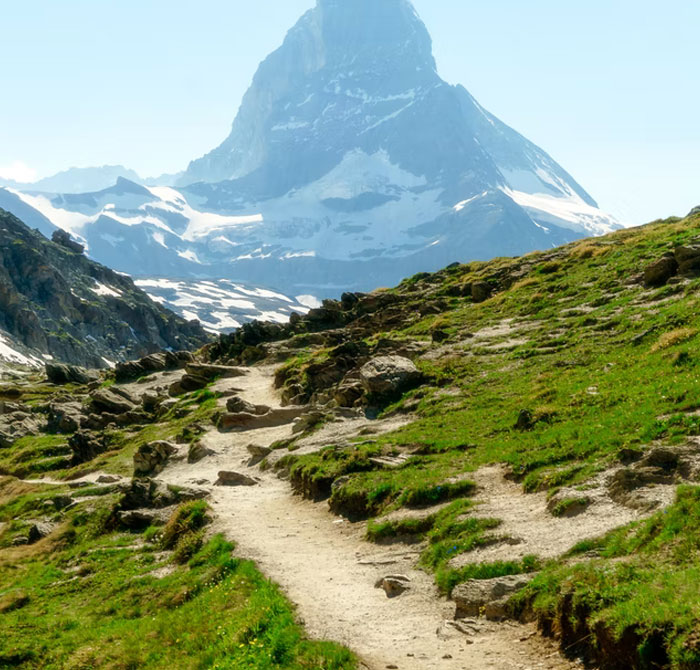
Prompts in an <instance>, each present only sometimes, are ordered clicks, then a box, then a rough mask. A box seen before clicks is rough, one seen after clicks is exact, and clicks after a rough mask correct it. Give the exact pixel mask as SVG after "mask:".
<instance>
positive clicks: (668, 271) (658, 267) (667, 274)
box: [644, 254, 678, 287]
mask: <svg viewBox="0 0 700 670" xmlns="http://www.w3.org/2000/svg"><path fill="white" fill-rule="evenodd" d="M677 272H678V262H677V261H676V258H675V256H674V255H673V254H666V255H665V256H663V257H662V258H660V259H659V260H658V261H654V262H653V263H651V264H650V265H648V266H647V267H646V268H645V269H644V283H645V284H646V285H647V286H652V287H654V286H663V285H664V284H665V283H666V282H667V281H668V280H669V279H671V277H673V276H674V275H675V274H676V273H677Z"/></svg>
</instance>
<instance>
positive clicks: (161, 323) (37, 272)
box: [0, 210, 207, 368]
mask: <svg viewBox="0 0 700 670" xmlns="http://www.w3.org/2000/svg"><path fill="white" fill-rule="evenodd" d="M56 239H59V240H63V242H62V243H56V242H53V241H49V240H47V239H46V238H45V237H43V236H42V235H41V234H40V233H38V232H36V231H32V230H30V229H29V228H28V227H27V226H25V225H24V224H23V223H22V222H21V221H20V220H19V219H17V218H15V217H14V216H12V215H11V214H8V213H7V212H5V211H4V210H0V328H1V329H2V330H3V331H4V332H5V333H6V334H8V335H9V336H11V338H12V339H13V340H14V341H15V342H16V343H18V344H20V345H22V346H23V347H26V348H28V349H29V350H31V351H32V352H33V355H34V356H35V357H37V356H38V357H43V358H48V357H53V358H55V359H57V360H59V361H64V362H69V363H77V364H81V365H85V366H89V367H96V368H104V367H106V366H107V365H109V364H110V362H116V361H123V360H128V359H130V358H138V357H140V356H143V355H145V354H148V353H153V352H155V351H160V350H161V349H175V350H181V349H192V348H196V347H197V346H201V345H202V344H203V343H205V342H206V341H207V336H206V334H205V333H204V331H203V330H202V329H201V327H200V326H199V324H197V323H193V322H186V321H184V320H183V319H181V318H179V317H177V316H175V314H173V313H172V312H170V311H168V310H165V309H163V308H162V307H160V306H159V305H157V304H156V303H154V302H153V301H152V300H151V299H150V298H148V296H147V295H146V294H145V293H144V292H143V291H142V290H140V289H139V288H137V287H136V286H135V285H134V283H133V281H132V280H131V279H129V278H128V277H125V276H123V275H120V274H118V273H116V272H114V271H112V270H110V269H108V268H106V267H104V266H102V265H99V264H98V263H95V262H93V261H91V260H89V259H88V258H86V257H85V256H84V255H83V253H82V248H81V247H80V246H79V245H75V243H73V242H70V241H69V239H68V237H67V236H65V234H64V237H60V236H59V237H57V238H56Z"/></svg>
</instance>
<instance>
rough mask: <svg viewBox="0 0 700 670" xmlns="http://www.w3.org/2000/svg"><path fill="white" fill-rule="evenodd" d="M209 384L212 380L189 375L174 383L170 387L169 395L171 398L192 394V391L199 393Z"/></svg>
mask: <svg viewBox="0 0 700 670" xmlns="http://www.w3.org/2000/svg"><path fill="white" fill-rule="evenodd" d="M209 383H210V380H209V379H207V378H206V377H201V376H199V375H193V374H189V373H187V374H184V375H183V376H182V379H180V380H179V381H176V382H173V383H172V384H171V385H170V388H169V389H168V393H169V394H170V395H171V396H177V395H182V394H183V393H192V391H199V390H200V389H203V388H206V387H207V386H208V385H209Z"/></svg>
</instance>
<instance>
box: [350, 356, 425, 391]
mask: <svg viewBox="0 0 700 670" xmlns="http://www.w3.org/2000/svg"><path fill="white" fill-rule="evenodd" d="M421 380H422V374H421V372H420V371H419V370H418V368H417V367H416V366H415V364H414V363H413V361H411V360H410V359H408V358H404V357H402V356H380V357H378V358H373V359H372V360H371V361H369V362H368V363H365V365H363V366H362V368H361V369H360V381H361V382H362V386H363V387H364V388H365V390H366V391H367V392H368V393H371V394H373V395H379V396H387V395H394V394H396V393H400V392H402V391H406V390H408V389H409V388H411V387H413V386H417V385H418V384H419V383H420V382H421Z"/></svg>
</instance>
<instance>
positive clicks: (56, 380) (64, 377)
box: [45, 363, 99, 386]
mask: <svg viewBox="0 0 700 670" xmlns="http://www.w3.org/2000/svg"><path fill="white" fill-rule="evenodd" d="M45 370H46V377H47V378H48V380H49V381H50V382H51V383H52V384H57V385H59V386H64V385H66V384H89V383H90V382H93V381H95V380H97V379H99V375H98V374H97V373H94V372H88V371H87V370H86V369H85V368H81V367H78V366H77V365H64V364H62V363H47V364H46V366H45Z"/></svg>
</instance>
